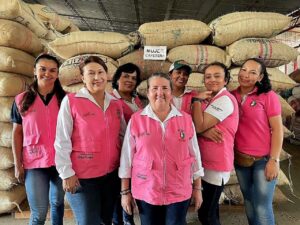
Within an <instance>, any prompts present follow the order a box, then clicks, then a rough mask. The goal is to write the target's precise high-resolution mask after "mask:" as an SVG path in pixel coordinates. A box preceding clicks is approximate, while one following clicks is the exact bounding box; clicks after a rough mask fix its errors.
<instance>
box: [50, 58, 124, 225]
mask: <svg viewBox="0 0 300 225" xmlns="http://www.w3.org/2000/svg"><path fill="white" fill-rule="evenodd" d="M79 68H80V71H81V74H82V80H83V83H84V85H85V87H83V88H82V89H80V90H79V92H78V93H76V94H68V95H67V96H66V97H65V98H64V99H63V101H62V105H61V109H60V111H59V115H58V120H57V133H56V140H55V149H56V157H55V161H56V168H57V170H58V172H59V175H60V177H61V178H62V179H63V188H64V190H65V191H66V192H67V193H66V195H67V199H68V201H69V203H70V205H71V208H72V210H73V212H74V214H75V218H76V220H77V223H78V224H80V225H99V224H101V223H102V224H104V225H111V222H112V214H113V208H114V204H115V200H116V198H117V196H118V194H119V190H118V189H119V187H118V185H119V181H118V173H117V169H118V167H119V160H120V148H121V137H122V136H123V135H124V129H125V126H126V123H125V120H124V117H123V112H122V106H121V104H120V102H119V101H118V100H117V99H116V98H114V97H113V96H111V95H109V94H108V93H106V92H105V87H106V84H107V67H106V65H105V63H104V62H103V61H102V60H101V59H100V58H98V57H95V56H91V57H88V58H87V59H86V60H85V61H84V62H82V63H81V64H80V66H79Z"/></svg>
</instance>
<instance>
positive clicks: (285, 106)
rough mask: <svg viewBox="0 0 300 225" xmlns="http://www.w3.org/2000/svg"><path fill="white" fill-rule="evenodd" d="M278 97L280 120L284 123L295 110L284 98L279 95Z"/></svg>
mask: <svg viewBox="0 0 300 225" xmlns="http://www.w3.org/2000/svg"><path fill="white" fill-rule="evenodd" d="M278 97H279V100H280V104H281V110H282V111H281V116H282V120H283V122H285V121H286V119H287V117H291V116H292V115H293V114H294V113H295V110H294V109H293V108H292V107H291V106H290V105H289V103H287V101H286V100H285V99H284V98H282V97H281V96H280V95H278Z"/></svg>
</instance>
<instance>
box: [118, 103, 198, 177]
mask: <svg viewBox="0 0 300 225" xmlns="http://www.w3.org/2000/svg"><path fill="white" fill-rule="evenodd" d="M171 107H172V108H171V111H170V113H169V114H168V116H167V118H166V119H165V120H164V121H163V122H161V121H160V119H159V118H158V117H157V116H156V114H155V113H154V112H153V110H152V108H151V106H150V105H147V106H146V107H145V108H144V109H143V111H142V112H141V115H146V116H148V117H150V118H152V119H154V120H156V121H158V122H159V124H160V126H161V128H162V131H163V133H164V132H165V128H166V126H167V124H168V121H169V119H170V118H172V117H174V116H182V114H181V113H180V112H179V111H178V110H177V109H176V108H175V106H173V105H172V106H171ZM130 127H131V120H130V121H129V123H128V126H127V129H126V133H125V137H124V142H123V146H122V151H121V160H120V168H119V177H120V178H130V177H131V166H132V157H133V152H134V149H135V141H134V138H133V137H132V136H131V134H130ZM193 129H194V136H193V137H192V139H191V140H190V141H189V147H188V148H189V153H190V155H191V156H193V157H195V160H196V162H195V163H194V165H193V172H194V173H193V179H194V180H195V179H197V178H198V177H200V176H203V167H202V163H201V157H200V150H199V146H198V141H197V136H196V131H195V128H194V125H193Z"/></svg>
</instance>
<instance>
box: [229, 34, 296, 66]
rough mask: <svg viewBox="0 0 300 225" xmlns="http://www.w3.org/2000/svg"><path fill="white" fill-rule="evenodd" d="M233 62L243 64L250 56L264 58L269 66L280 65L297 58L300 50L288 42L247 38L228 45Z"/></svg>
mask: <svg viewBox="0 0 300 225" xmlns="http://www.w3.org/2000/svg"><path fill="white" fill-rule="evenodd" d="M226 51H227V54H229V55H230V57H231V60H232V63H234V64H235V65H242V64H243V63H244V62H245V61H246V60H247V59H249V58H262V59H263V60H264V62H265V65H266V66H267V67H278V66H281V65H284V64H288V63H289V62H291V61H293V60H296V59H297V56H298V55H299V52H298V51H297V49H294V48H292V47H290V46H288V45H286V44H283V43H281V42H279V41H276V40H269V39H265V38H245V39H241V40H239V41H236V42H234V43H233V44H231V45H229V46H227V47H226Z"/></svg>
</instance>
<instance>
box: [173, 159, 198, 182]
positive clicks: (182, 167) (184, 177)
mask: <svg viewBox="0 0 300 225" xmlns="http://www.w3.org/2000/svg"><path fill="white" fill-rule="evenodd" d="M194 161H195V158H194V157H190V158H187V159H185V160H183V161H181V162H179V163H177V164H176V165H177V171H176V184H177V185H178V186H180V187H186V186H189V185H191V184H192V164H193V163H194Z"/></svg>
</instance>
